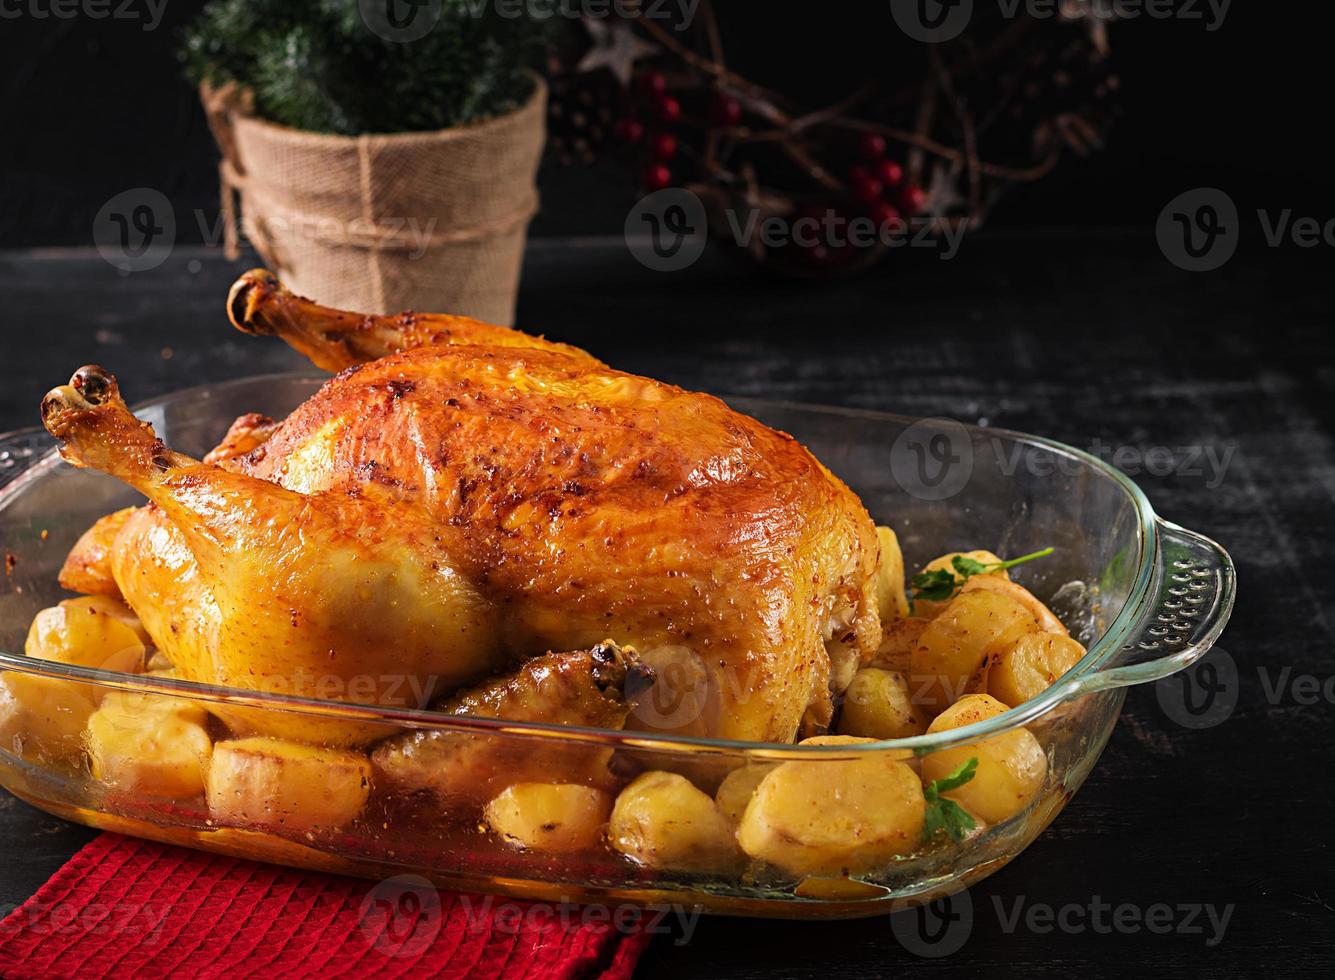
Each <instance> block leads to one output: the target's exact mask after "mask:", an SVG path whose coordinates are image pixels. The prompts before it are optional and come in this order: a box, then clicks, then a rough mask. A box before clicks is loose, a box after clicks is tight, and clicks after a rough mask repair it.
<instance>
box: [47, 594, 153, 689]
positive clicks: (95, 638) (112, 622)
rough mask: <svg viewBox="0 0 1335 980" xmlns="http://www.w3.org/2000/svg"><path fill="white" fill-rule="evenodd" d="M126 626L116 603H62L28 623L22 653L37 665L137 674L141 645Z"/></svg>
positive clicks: (130, 619)
mask: <svg viewBox="0 0 1335 980" xmlns="http://www.w3.org/2000/svg"><path fill="white" fill-rule="evenodd" d="M132 623H138V620H137V619H135V617H134V613H132V612H130V609H129V607H127V606H126V605H125V604H124V603H122V602H119V601H118V600H116V599H110V598H107V597H106V596H82V597H80V598H78V599H66V600H65V601H64V602H62V603H60V605H58V606H52V607H51V608H49V609H43V610H42V611H41V612H39V613H38V614H37V615H36V616H35V617H34V618H33V621H32V625H31V626H30V627H29V628H28V639H27V641H26V642H25V643H24V646H23V650H24V653H26V654H27V655H28V656H30V657H36V658H38V659H39V660H54V661H56V662H57V663H62V664H78V665H79V666H81V667H101V668H103V669H105V670H119V671H126V672H129V673H138V672H140V671H142V670H143V666H144V642H143V639H142V638H141V636H140V634H139V633H138V632H136V631H135V629H134V626H132V625H131V624H132Z"/></svg>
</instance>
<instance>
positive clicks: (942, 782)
mask: <svg viewBox="0 0 1335 980" xmlns="http://www.w3.org/2000/svg"><path fill="white" fill-rule="evenodd" d="M977 769H978V760H977V759H976V758H974V759H970V760H969V761H968V762H966V763H964V764H963V765H961V766H960V767H959V768H958V769H956V770H955V771H954V772H952V773H951V774H950V775H949V776H947V777H946V778H945V779H933V780H932V781H931V782H930V783H928V784H927V788H926V789H925V790H923V794H922V795H923V798H924V799H925V800H926V801H927V819H926V820H925V821H924V822H923V825H922V836H923V839H924V840H931V839H932V838H933V837H935V836H936V835H937V834H939V833H941V831H943V830H944V831H945V832H946V833H947V834H949V835H950V837H951V839H952V840H954V841H955V842H956V843H958V842H959V841H962V840H964V835H965V834H967V833H968V832H969V831H971V830H973V828H974V819H973V817H971V816H969V811H968V810H966V809H964V807H962V806H960V805H959V804H958V803H956V802H955V801H954V800H947V799H945V798H944V797H942V795H941V794H942V793H949V792H950V791H951V790H952V789H959V788H960V787H961V786H963V785H964V784H965V783H967V782H968V781H969V780H971V779H973V774H974V773H975V772H976V771H977Z"/></svg>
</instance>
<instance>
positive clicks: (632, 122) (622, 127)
mask: <svg viewBox="0 0 1335 980" xmlns="http://www.w3.org/2000/svg"><path fill="white" fill-rule="evenodd" d="M642 136H644V123H642V122H640V121H639V120H638V119H631V118H629V117H626V118H624V119H618V120H617V124H616V137H617V139H619V140H621V142H623V143H638V142H639V141H640V138H641V137H642Z"/></svg>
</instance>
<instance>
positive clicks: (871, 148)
mask: <svg viewBox="0 0 1335 980" xmlns="http://www.w3.org/2000/svg"><path fill="white" fill-rule="evenodd" d="M858 152H859V153H861V154H862V155H863V156H864V157H866V158H867V159H868V160H879V159H881V157H883V156H885V137H884V136H877V135H876V134H875V133H864V134H863V135H862V139H860V140H858Z"/></svg>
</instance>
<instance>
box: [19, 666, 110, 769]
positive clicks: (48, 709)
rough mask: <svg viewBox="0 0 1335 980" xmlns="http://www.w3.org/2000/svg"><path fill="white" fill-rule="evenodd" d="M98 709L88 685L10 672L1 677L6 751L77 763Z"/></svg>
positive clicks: (39, 759) (29, 757)
mask: <svg viewBox="0 0 1335 980" xmlns="http://www.w3.org/2000/svg"><path fill="white" fill-rule="evenodd" d="M96 707H97V703H96V701H94V698H93V689H92V688H90V687H88V686H86V685H83V684H75V683H73V682H72V681H61V680H55V679H54V678H49V677H32V676H30V675H28V674H20V673H18V672H17V671H8V672H6V673H5V674H4V675H0V749H3V750H4V751H6V752H13V753H15V754H16V755H21V756H23V757H24V758H26V759H30V760H33V761H35V762H43V763H51V762H61V761H63V762H72V761H74V760H76V759H78V758H79V755H80V753H81V752H82V750H83V731H84V728H85V727H87V725H88V716H89V715H91V714H92V713H93V710H94V709H95V708H96Z"/></svg>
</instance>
